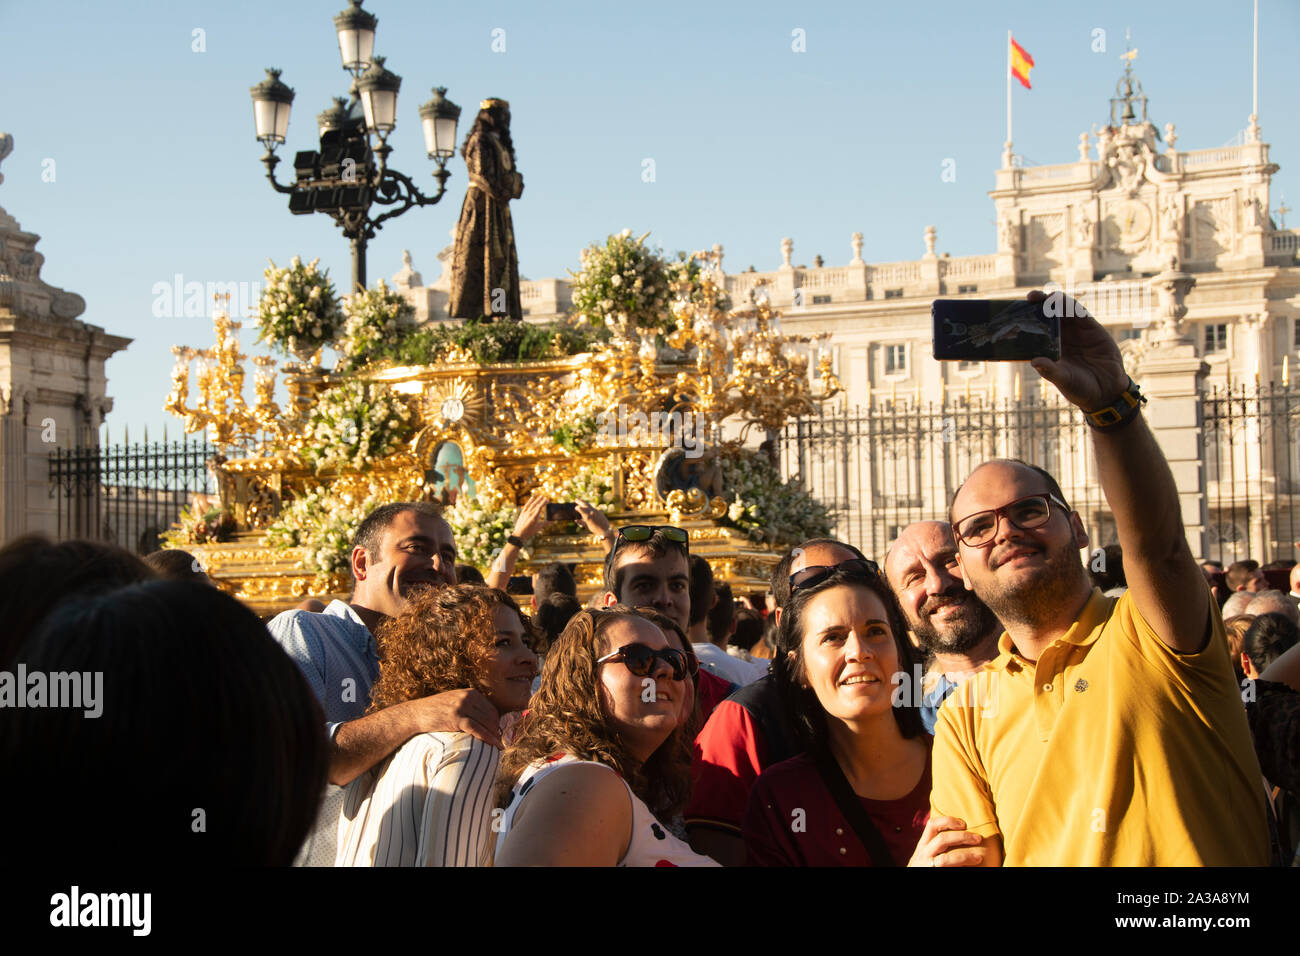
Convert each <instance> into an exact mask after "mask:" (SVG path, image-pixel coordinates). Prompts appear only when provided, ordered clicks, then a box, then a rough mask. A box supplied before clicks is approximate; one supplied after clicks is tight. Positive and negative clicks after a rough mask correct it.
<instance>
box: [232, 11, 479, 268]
mask: <svg viewBox="0 0 1300 956" xmlns="http://www.w3.org/2000/svg"><path fill="white" fill-rule="evenodd" d="M361 3H362V0H349V4H350V6H349V7H348V9H347V10H344V11H343V12H342V13H340V14H338V16H336V17H335V18H334V28H335V30H336V31H337V32H338V39H339V56H340V57H341V59H342V61H343V69H344V70H346V71H347V72H349V73H351V74H352V77H353V80H352V88H351V90H350V92H351V94H352V98H351V99H350V100H346V99H344V98H343V97H338V98H336V99H335V101H334V104H333V105H332V106H330V107H329V108H328V109H326V110H325V111H324V112H322V113H321V114H319V115H318V116H317V118H316V125H317V129H318V131H319V133H320V150H319V152H314V151H310V150H305V151H303V152H300V153H298V154H297V155H296V156H295V157H294V160H293V166H294V176H295V180H294V182H293V183H291V184H287V185H286V184H282V183H280V182H278V181H277V180H276V178H275V167H276V165H277V164H278V163H279V162H280V157H278V156H276V155H275V151H276V149H277V148H278V147H280V146H282V145H284V142H285V135H286V134H287V132H288V129H289V110H290V108H291V106H292V104H293V90H291V89H290V88H289V87H288V86H286V85H285V84H284V83H283V82H281V80H280V71H279V70H274V69H272V70H267V71H266V73H267V77H266V79H265V80H263V81H262V82H261V83H258V84H257V85H256V86H254V87H252V88H251V89H250V91H249V92H250V94H251V95H252V98H253V121H254V125H255V127H256V130H257V139H258V141H259V142H261V143H262V145H263V146H265V147H266V154H265V155H264V156H263V157H262V162H263V163H264V164H265V165H266V178H267V179H269V180H270V182H271V186H272V187H273V188H274V189H275V191H276V192H279V193H285V194H287V195H288V196H289V211H290V212H291V213H293V214H295V215H306V214H308V213H313V212H323V213H325V214H326V215H327V216H329V217H330V218H332V219H333V220H334V221H335V223H337V224H338V226H339V228H340V229H342V230H343V235H345V236H347V237H348V239H349V240H350V241H351V244H352V289H353V291H361V290H364V289H365V287H366V243H367V242H368V241H369V240H371V239H373V238H374V237H375V230H377V229H379V228H381V227H382V224H383V222H384V221H385V220H386V219H392V218H393V217H394V216H400V215H401V214H402V213H404V212H406V210H408V209H410V208H411V207H412V206H432V205H433V204H434V203H436V202H437V201H438V200H439V199H441V198H442V196H443V193H445V192H446V191H447V178H448V177H449V176H450V175H451V173H450V172H448V171H447V160H449V159H451V157H452V156H454V155H455V153H456V126H457V123H458V122H459V120H460V107H459V106H457V105H456V104H455V103H452V102H451V101H450V100H448V99H446V97H445V95H444V94H446V92H447V90H446V88H445V87H441V86H440V87H437V88H436V89H435V90H434V97H433V99H431V100H429V102H427V103H425V104H424V105H423V106H421V107H420V111H419V112H420V123H421V126H422V129H423V132H424V143H425V149H426V152H427V153H428V156H429V158H430V159H432V160H433V161H434V163H435V164H436V165H437V169H435V170H434V171H433V176H434V178H435V179H437V181H438V191H437V192H436V193H434V194H433V195H432V196H426V195H424V194H423V193H421V192H420V190H419V189H418V188H417V187H416V185H415V183H414V182H412V181H411V179H410V177H409V176H407V175H405V174H404V173H400V172H398V171H397V170H395V169H391V168H389V166H388V154H389V153H391V152H392V151H393V148H392V147H391V146H389V145H388V136H389V134H390V133H392V131H393V129H394V128H395V127H396V126H397V92H398V90H399V89H401V86H402V78H401V77H400V76H398V75H397V74H396V73H393V72H391V71H390V70H388V69H387V68H386V67H385V66H384V58H383V57H381V56H374V55H373V54H374V48H375V27H376V26H377V25H378V23H379V19H378V18H377V17H375V16H374V15H373V14H371V13H369V12H367V11H365V10H363V9H361ZM372 135H373V136H374V138H375V140H376V141H377V142H372V140H371V136H372ZM376 204H377V205H380V206H393V207H395V208H393V209H390V210H388V211H387V212H384V213H381V214H380V215H378V216H374V217H373V218H372V217H371V215H370V209H371V206H372V205H376Z"/></svg>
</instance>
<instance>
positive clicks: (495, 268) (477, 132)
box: [447, 99, 524, 322]
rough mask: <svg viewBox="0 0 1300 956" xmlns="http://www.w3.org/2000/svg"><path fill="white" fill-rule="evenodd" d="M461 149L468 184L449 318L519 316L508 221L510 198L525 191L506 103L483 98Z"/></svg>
mask: <svg viewBox="0 0 1300 956" xmlns="http://www.w3.org/2000/svg"><path fill="white" fill-rule="evenodd" d="M479 105H480V107H481V108H480V109H479V113H478V117H477V118H476V119H475V120H474V127H473V129H471V130H470V132H469V136H468V137H466V139H465V145H464V147H463V148H462V149H461V155H462V156H464V157H465V165H466V166H467V167H468V168H469V189H468V190H467V191H466V193H465V203H464V205H463V206H461V209H460V222H458V223H457V224H456V243H455V248H454V252H453V257H452V265H451V298H450V300H449V302H448V304H447V313H448V315H450V316H451V317H452V318H453V319H468V320H471V321H475V320H479V319H487V320H489V321H490V320H493V319H510V320H512V321H515V322H519V321H522V320H523V317H524V310H523V306H522V305H521V304H520V301H519V255H518V253H517V252H516V251H515V230H514V225H513V224H512V223H511V221H510V200H512V199H518V198H519V197H520V196H521V195H522V194H523V191H524V177H523V176H521V175H519V173H518V172H517V171H516V170H515V148H514V144H513V143H512V142H511V141H510V104H509V103H507V102H506V101H505V100H498V99H489V100H484V101H483V102H482V103H481V104H479Z"/></svg>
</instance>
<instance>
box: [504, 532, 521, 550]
mask: <svg viewBox="0 0 1300 956" xmlns="http://www.w3.org/2000/svg"><path fill="white" fill-rule="evenodd" d="M506 544H513V545H514V546H515V547H516V548H518V549H519V550H520V551H522V550H523V549H524V539H523V538H521V537H519V535H517V534H509V535H506Z"/></svg>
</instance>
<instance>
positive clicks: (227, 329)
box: [163, 295, 301, 447]
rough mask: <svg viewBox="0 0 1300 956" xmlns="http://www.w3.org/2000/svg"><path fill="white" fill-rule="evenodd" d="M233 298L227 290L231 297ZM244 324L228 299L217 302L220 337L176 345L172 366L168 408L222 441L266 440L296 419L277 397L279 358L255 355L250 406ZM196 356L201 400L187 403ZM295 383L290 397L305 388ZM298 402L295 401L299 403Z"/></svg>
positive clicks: (189, 429)
mask: <svg viewBox="0 0 1300 956" xmlns="http://www.w3.org/2000/svg"><path fill="white" fill-rule="evenodd" d="M229 298H230V297H229V296H228V295H227V296H226V299H227V302H228V300H229ZM213 299H214V300H218V297H217V296H213ZM218 301H219V300H218ZM241 324H242V323H240V322H236V321H234V320H233V319H231V318H230V313H229V311H228V304H227V305H226V306H223V307H221V308H218V309H217V310H216V312H215V314H214V315H213V317H212V329H213V332H214V334H215V336H216V342H215V344H214V345H213V346H212V347H211V348H208V349H195V348H191V347H190V346H188V345H173V346H172V354H173V355H175V356H176V366H175V368H173V369H172V390H171V393H170V394H169V395H168V396H167V401H166V402H165V404H164V405H163V409H164V410H165V411H168V412H171V413H172V414H173V415H175V416H176V417H177V418H181V419H183V420H184V422H185V432H186V434H189V433H191V432H196V431H199V430H201V429H203V428H206V429H207V430H208V440H209V441H211V442H212V443H213V444H214V445H218V446H222V447H230V446H232V445H250V444H256V445H265V443H266V442H267V440H268V439H270V438H272V437H275V438H279V437H282V436H284V435H285V434H286V433H287V431H288V430H289V428H290V427H291V425H292V424H293V423H292V422H286V421H285V420H284V418H283V416H282V414H281V411H280V407H279V406H278V405H277V404H276V403H275V400H274V398H273V395H274V393H275V360H274V359H271V358H268V357H267V356H264V355H257V356H253V364H254V366H255V367H256V371H255V373H254V376H253V394H254V401H255V404H254V406H253V407H252V408H249V407H248V404H247V403H246V402H245V401H244V365H243V363H244V359H246V358H248V356H247V355H246V354H245V353H243V352H241V351H240V350H239V337H238V332H239V329H240V326H241ZM191 362H197V369H196V376H195V377H196V379H197V385H198V401H197V403H196V404H195V405H194V406H193V407H191V406H190V405H189V404H188V403H189V391H190V363H191ZM290 386H291V387H290V398H291V399H297V398H298V397H299V396H298V395H297V394H295V392H296V391H301V389H298V390H295V389H294V388H293V387H292V383H290ZM298 404H299V403H298V402H297V401H295V406H297V405H298ZM295 417H296V416H295Z"/></svg>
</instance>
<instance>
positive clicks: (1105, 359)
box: [1025, 290, 1128, 412]
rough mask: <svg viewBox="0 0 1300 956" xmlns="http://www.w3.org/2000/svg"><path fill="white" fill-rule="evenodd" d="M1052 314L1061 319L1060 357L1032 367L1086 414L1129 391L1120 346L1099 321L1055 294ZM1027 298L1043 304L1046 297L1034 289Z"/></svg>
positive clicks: (1072, 301) (1037, 361) (1063, 296)
mask: <svg viewBox="0 0 1300 956" xmlns="http://www.w3.org/2000/svg"><path fill="white" fill-rule="evenodd" d="M1052 296H1053V297H1054V301H1053V311H1056V312H1058V313H1059V314H1060V316H1061V358H1060V360H1059V361H1056V362H1054V361H1052V360H1051V359H1049V358H1036V359H1033V360H1032V361H1031V362H1030V363H1029V364H1030V365H1032V366H1033V367H1034V371H1036V372H1037V373H1038V374H1039V375H1041V376H1042V377H1043V378H1045V379H1047V380H1048V381H1049V382H1051V383H1052V384H1053V385H1055V386H1056V387H1057V389H1058V390H1059V391H1060V393H1061V394H1062V395H1064V396H1065V398H1066V400H1067V401H1069V402H1071V403H1072V404H1074V405H1077V406H1078V407H1079V408H1082V409H1083V410H1084V411H1085V412H1095V411H1096V410H1097V409H1099V408H1104V407H1105V406H1107V405H1109V404H1110V403H1111V402H1113V401H1115V399H1117V398H1119V396H1120V395H1121V394H1122V393H1123V391H1124V390H1125V389H1126V388H1128V373H1127V372H1125V371H1124V360H1123V358H1122V357H1121V356H1120V351H1119V346H1118V345H1116V344H1115V340H1114V339H1113V338H1111V335H1110V333H1109V332H1107V331H1106V329H1105V328H1104V327H1103V326H1102V324H1101V323H1100V322H1098V321H1097V320H1096V319H1094V318H1093V317H1092V315H1091V314H1090V313H1089V312H1088V310H1087V309H1085V308H1084V307H1083V306H1082V305H1080V304H1079V303H1078V302H1077V301H1075V300H1074V299H1072V298H1070V297H1069V296H1067V295H1065V294H1064V293H1062V292H1053V293H1052ZM1025 298H1026V299H1027V300H1028V301H1030V302H1042V301H1043V300H1044V299H1046V298H1047V294H1046V293H1044V292H1040V291H1038V290H1035V291H1033V292H1030V293H1029V294H1028V295H1027V296H1025Z"/></svg>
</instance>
